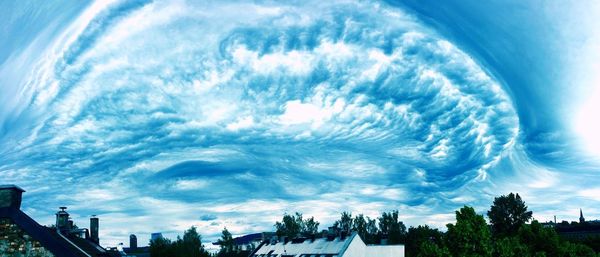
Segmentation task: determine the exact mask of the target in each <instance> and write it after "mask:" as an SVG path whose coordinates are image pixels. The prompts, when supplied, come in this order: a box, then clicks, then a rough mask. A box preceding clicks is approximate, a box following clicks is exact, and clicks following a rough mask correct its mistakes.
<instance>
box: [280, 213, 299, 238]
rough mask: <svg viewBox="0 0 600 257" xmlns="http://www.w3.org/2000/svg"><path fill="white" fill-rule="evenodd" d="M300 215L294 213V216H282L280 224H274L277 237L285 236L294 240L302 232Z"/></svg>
mask: <svg viewBox="0 0 600 257" xmlns="http://www.w3.org/2000/svg"><path fill="white" fill-rule="evenodd" d="M303 226H304V224H303V223H302V214H300V213H298V212H296V215H295V216H294V215H289V214H284V215H283V218H282V219H281V222H279V221H278V222H275V229H276V230H277V231H276V234H277V236H286V237H288V238H294V237H296V236H297V235H298V234H300V232H301V231H302V227H303Z"/></svg>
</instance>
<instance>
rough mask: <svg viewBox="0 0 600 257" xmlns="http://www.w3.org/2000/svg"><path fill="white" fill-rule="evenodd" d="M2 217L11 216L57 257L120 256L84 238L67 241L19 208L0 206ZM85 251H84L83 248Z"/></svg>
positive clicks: (73, 237) (71, 237) (70, 237)
mask: <svg viewBox="0 0 600 257" xmlns="http://www.w3.org/2000/svg"><path fill="white" fill-rule="evenodd" d="M0 218H9V219H11V220H12V222H14V223H15V224H17V225H18V226H19V228H21V229H22V230H24V231H25V232H26V233H27V234H28V235H30V236H31V237H32V238H33V239H35V240H37V241H39V242H40V244H42V246H44V248H46V249H48V250H49V251H50V252H52V253H53V254H54V255H55V256H57V257H88V255H89V256H92V257H111V256H118V255H114V254H113V253H111V252H108V251H106V250H105V249H104V248H102V247H101V246H100V245H98V244H96V243H94V242H92V241H90V240H86V239H83V238H78V237H75V236H69V237H68V240H69V241H70V242H72V243H73V244H75V245H76V247H75V246H74V245H72V244H71V243H70V242H68V241H66V240H65V239H64V238H63V237H61V236H60V235H59V234H58V232H56V230H55V229H53V228H48V227H45V226H42V225H40V224H39V223H37V222H36V221H35V220H33V219H32V218H31V217H29V216H27V214H25V213H24V212H22V211H21V210H19V209H17V208H13V207H5V208H0ZM77 248H79V249H81V250H83V251H84V252H85V253H83V252H82V251H81V250H79V249H77Z"/></svg>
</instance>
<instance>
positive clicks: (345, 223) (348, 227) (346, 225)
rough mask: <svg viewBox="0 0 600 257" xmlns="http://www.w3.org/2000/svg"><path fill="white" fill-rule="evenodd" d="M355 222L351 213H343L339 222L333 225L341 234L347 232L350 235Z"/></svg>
mask: <svg viewBox="0 0 600 257" xmlns="http://www.w3.org/2000/svg"><path fill="white" fill-rule="evenodd" d="M353 223H354V220H353V219H352V214H351V213H349V212H342V214H341V217H340V219H339V220H337V221H335V222H334V223H333V226H334V227H336V228H338V229H339V230H340V232H345V233H347V234H350V232H351V231H352V228H353Z"/></svg>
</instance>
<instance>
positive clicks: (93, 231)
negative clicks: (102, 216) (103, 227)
mask: <svg viewBox="0 0 600 257" xmlns="http://www.w3.org/2000/svg"><path fill="white" fill-rule="evenodd" d="M99 223H100V222H99V220H98V217H96V215H92V217H91V218H90V239H91V240H92V242H94V243H96V244H100V238H99V237H98V228H99V226H98V225H99Z"/></svg>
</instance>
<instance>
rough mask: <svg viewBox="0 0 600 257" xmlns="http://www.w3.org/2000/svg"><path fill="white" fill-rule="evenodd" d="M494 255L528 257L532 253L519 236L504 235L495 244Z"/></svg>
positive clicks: (500, 256)
mask: <svg viewBox="0 0 600 257" xmlns="http://www.w3.org/2000/svg"><path fill="white" fill-rule="evenodd" d="M494 256H496V257H527V256H531V255H530V250H529V247H527V245H524V244H522V243H521V241H520V240H519V238H518V237H504V238H500V239H498V240H496V242H495V244H494Z"/></svg>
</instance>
